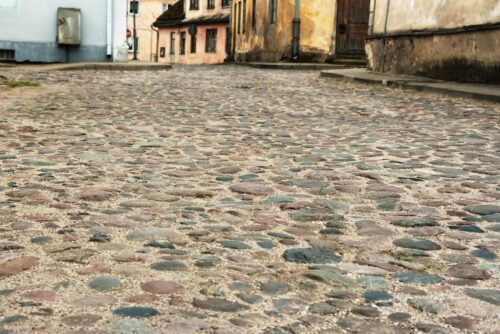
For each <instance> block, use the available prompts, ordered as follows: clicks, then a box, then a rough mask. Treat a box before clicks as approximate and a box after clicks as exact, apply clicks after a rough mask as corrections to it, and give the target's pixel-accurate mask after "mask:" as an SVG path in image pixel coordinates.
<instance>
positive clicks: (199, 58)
mask: <svg viewBox="0 0 500 334" xmlns="http://www.w3.org/2000/svg"><path fill="white" fill-rule="evenodd" d="M227 27H228V26H227V24H211V25H202V26H198V31H197V34H196V53H191V35H189V33H188V27H181V28H160V47H164V48H165V57H164V58H159V61H160V62H165V63H175V64H221V63H223V62H224V60H225V59H226V56H227V54H226V38H227V36H226V28H227ZM207 29H217V47H216V49H217V52H216V53H206V52H205V43H206V30H207ZM171 32H175V52H174V54H170V33H171ZM181 32H185V33H186V53H185V54H184V55H181V54H179V50H180V33H181Z"/></svg>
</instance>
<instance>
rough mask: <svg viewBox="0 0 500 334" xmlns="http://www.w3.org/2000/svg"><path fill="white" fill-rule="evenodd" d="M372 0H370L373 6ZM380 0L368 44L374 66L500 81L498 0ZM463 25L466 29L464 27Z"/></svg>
mask: <svg viewBox="0 0 500 334" xmlns="http://www.w3.org/2000/svg"><path fill="white" fill-rule="evenodd" d="M373 4H374V0H372V6H373ZM387 4H388V0H376V6H375V15H374V27H373V28H374V29H373V32H374V34H373V36H372V37H371V38H370V39H369V41H368V43H367V45H366V53H367V55H368V66H369V68H371V69H373V70H375V71H382V72H392V73H398V74H409V75H421V76H427V77H432V78H436V79H443V80H452V81H461V82H479V83H500V57H499V55H500V28H498V27H496V28H495V26H494V25H495V24H500V1H499V0H474V1H471V0H391V1H390V6H389V15H388V16H387V35H388V37H387V38H385V39H384V38H383V35H384V25H385V18H386V11H387ZM461 29H462V30H461Z"/></svg>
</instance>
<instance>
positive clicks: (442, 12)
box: [372, 0, 500, 34]
mask: <svg viewBox="0 0 500 334" xmlns="http://www.w3.org/2000/svg"><path fill="white" fill-rule="evenodd" d="M387 1H388V0H376V9H375V22H374V33H375V34H382V33H383V32H384V24H385V13H386V9H387ZM372 2H373V0H372ZM387 23H388V24H387V28H388V29H387V31H388V33H397V32H405V31H410V30H436V29H453V28H461V27H465V26H473V25H480V24H488V23H500V0H390V7H389V16H388V21H387Z"/></svg>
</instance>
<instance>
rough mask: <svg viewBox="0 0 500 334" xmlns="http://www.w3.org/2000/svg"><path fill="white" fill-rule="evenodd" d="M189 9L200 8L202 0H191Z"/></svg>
mask: <svg viewBox="0 0 500 334" xmlns="http://www.w3.org/2000/svg"><path fill="white" fill-rule="evenodd" d="M189 9H190V10H198V9H200V1H199V0H189Z"/></svg>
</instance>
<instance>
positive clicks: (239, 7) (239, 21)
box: [238, 0, 272, 34]
mask: <svg viewBox="0 0 500 334" xmlns="http://www.w3.org/2000/svg"><path fill="white" fill-rule="evenodd" d="M271 1H272V0H271ZM240 33H241V1H240V2H238V34H240Z"/></svg>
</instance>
